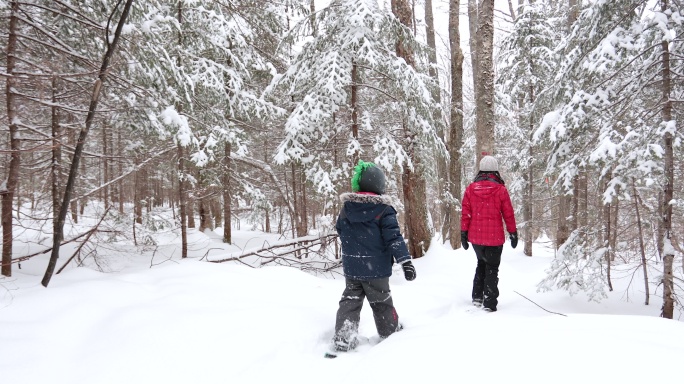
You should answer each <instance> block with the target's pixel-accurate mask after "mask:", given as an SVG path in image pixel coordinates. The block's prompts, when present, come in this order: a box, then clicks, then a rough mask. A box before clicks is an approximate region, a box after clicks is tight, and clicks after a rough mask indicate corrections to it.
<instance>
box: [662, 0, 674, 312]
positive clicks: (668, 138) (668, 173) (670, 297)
mask: <svg viewBox="0 0 684 384" xmlns="http://www.w3.org/2000/svg"><path fill="white" fill-rule="evenodd" d="M668 8H669V4H668V0H660V9H661V11H663V12H667V11H668ZM669 44H670V43H669V42H668V41H667V40H666V39H663V41H662V43H661V47H662V51H663V56H662V78H663V79H662V83H661V84H662V85H661V86H662V92H663V99H662V101H663V103H664V104H663V111H662V119H663V122H664V123H665V124H672V125H674V122H673V121H672V99H671V97H670V95H671V94H672V74H671V72H670V48H669ZM672 136H673V135H672V132H671V130H670V129H667V130H665V135H664V146H663V147H664V148H663V149H664V150H665V153H664V160H665V164H663V168H664V171H665V190H664V191H663V205H662V219H661V221H662V227H663V231H664V236H663V244H664V247H663V309H662V314H661V316H662V317H664V318H666V319H672V318H673V316H674V280H673V268H674V248H673V247H672V234H671V232H672V204H671V202H672V198H673V196H674V153H673V149H672Z"/></svg>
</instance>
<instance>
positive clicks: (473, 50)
mask: <svg viewBox="0 0 684 384" xmlns="http://www.w3.org/2000/svg"><path fill="white" fill-rule="evenodd" d="M477 19H478V6H477V0H468V34H469V35H468V45H469V46H470V66H471V67H472V70H473V100H477V92H478V89H479V84H478V82H479V79H480V71H479V69H478V58H477V52H478V48H477V41H476V40H477ZM474 113H475V117H477V108H475V110H474Z"/></svg>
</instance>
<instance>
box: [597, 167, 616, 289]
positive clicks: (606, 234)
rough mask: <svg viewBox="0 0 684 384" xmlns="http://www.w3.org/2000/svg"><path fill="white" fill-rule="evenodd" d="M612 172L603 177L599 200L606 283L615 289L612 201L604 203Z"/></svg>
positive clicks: (609, 287)
mask: <svg viewBox="0 0 684 384" xmlns="http://www.w3.org/2000/svg"><path fill="white" fill-rule="evenodd" d="M611 177H612V176H611V173H610V172H609V173H607V174H606V175H604V176H603V177H602V178H601V182H600V185H601V188H600V189H599V191H600V192H601V193H600V194H599V202H600V207H601V210H600V216H601V220H600V221H601V222H602V225H601V226H602V230H601V242H602V244H601V246H602V247H603V248H604V249H605V253H604V261H605V262H606V283H607V284H608V290H609V291H611V292H612V291H613V282H612V280H611V257H610V254H611V253H612V249H611V248H610V233H611V231H612V227H611V220H610V212H611V209H610V206H611V204H610V203H604V201H603V192H605V190H606V189H607V188H608V181H609V180H610V179H611Z"/></svg>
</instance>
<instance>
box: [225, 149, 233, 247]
mask: <svg viewBox="0 0 684 384" xmlns="http://www.w3.org/2000/svg"><path fill="white" fill-rule="evenodd" d="M230 151H231V144H230V143H229V142H226V144H225V147H224V152H225V153H224V158H223V168H224V169H223V242H224V243H228V244H231V243H232V241H233V239H232V231H231V221H232V220H233V212H232V211H231V200H232V198H231V192H230V174H231V172H232V170H231V167H232V165H231V157H230Z"/></svg>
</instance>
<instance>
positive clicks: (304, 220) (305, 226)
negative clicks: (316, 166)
mask: <svg viewBox="0 0 684 384" xmlns="http://www.w3.org/2000/svg"><path fill="white" fill-rule="evenodd" d="M299 177H300V181H299V185H300V186H301V188H302V189H301V193H300V196H301V202H302V204H301V209H300V210H299V211H300V216H301V219H300V220H299V222H300V223H301V229H300V233H301V235H300V236H306V235H307V234H308V233H309V217H308V213H307V212H308V210H309V209H308V207H307V205H308V201H307V199H306V175H305V174H304V172H300V173H299Z"/></svg>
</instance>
